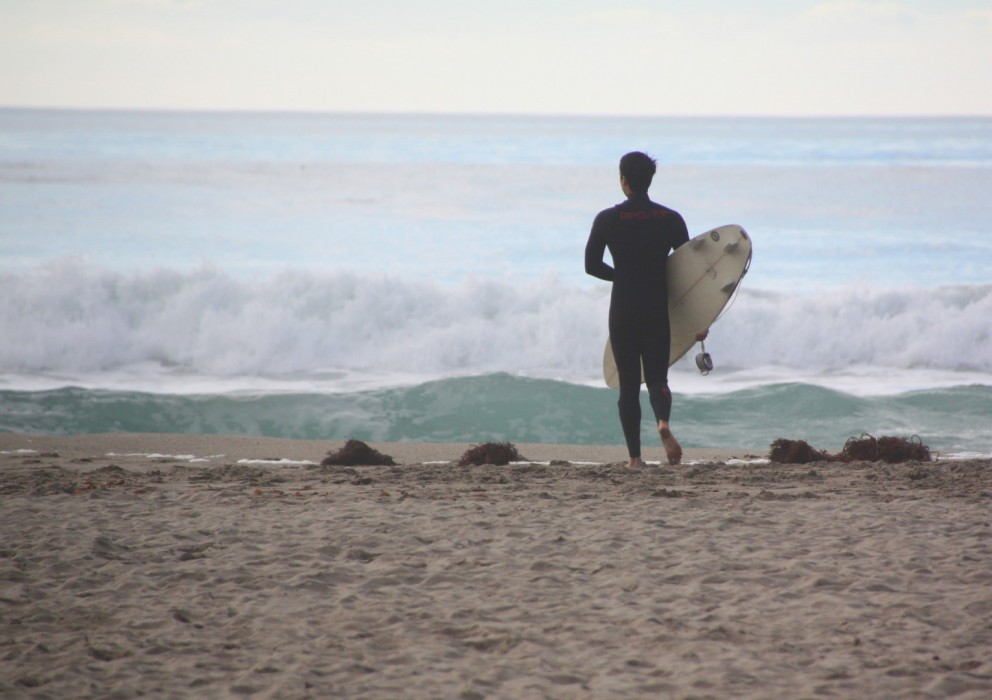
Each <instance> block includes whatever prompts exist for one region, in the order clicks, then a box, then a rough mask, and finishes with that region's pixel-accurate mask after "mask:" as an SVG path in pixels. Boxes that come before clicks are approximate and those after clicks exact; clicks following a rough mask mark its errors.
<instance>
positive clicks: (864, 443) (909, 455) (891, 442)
mask: <svg viewBox="0 0 992 700" xmlns="http://www.w3.org/2000/svg"><path fill="white" fill-rule="evenodd" d="M768 459H769V460H770V461H771V462H776V463H778V464H809V463H810V462H887V463H889V464H896V463H899V462H930V461H932V459H933V457H932V456H931V455H930V448H929V447H927V446H926V445H924V444H923V440H922V439H920V436H919V435H914V436H913V437H912V438H908V439H907V438H901V437H892V436H889V435H883V436H882V437H880V438H875V437H874V436H873V435H869V434H868V433H862V434H861V437H858V438H854V437H852V438H849V439H848V441H847V442H845V443H844V449H843V450H841V451H840V452H838V453H837V454H831V453H829V452H826V451H825V450H817V449H816V448H814V447H812V446H810V444H809V443H808V442H806V441H805V440H787V439H786V438H779V439H777V440H776V441H775V442H773V443H772V444H771V452H769V454H768Z"/></svg>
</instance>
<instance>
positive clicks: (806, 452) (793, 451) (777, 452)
mask: <svg viewBox="0 0 992 700" xmlns="http://www.w3.org/2000/svg"><path fill="white" fill-rule="evenodd" d="M768 459H769V460H770V461H772V462H777V463H779V464H809V463H810V462H825V461H829V460H830V459H832V455H830V454H828V453H826V452H824V451H823V450H817V449H815V448H813V447H812V446H811V445H810V444H809V443H808V442H806V441H805V440H787V439H786V438H779V439H778V440H776V441H775V442H773V443H772V444H771V452H769V454H768Z"/></svg>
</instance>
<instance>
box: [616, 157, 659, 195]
mask: <svg viewBox="0 0 992 700" xmlns="http://www.w3.org/2000/svg"><path fill="white" fill-rule="evenodd" d="M656 170H657V164H656V163H655V160H654V158H652V157H651V156H649V155H648V154H647V153H641V152H640V151H633V152H632V153H628V154H627V155H625V156H624V157H623V158H621V159H620V174H621V175H623V176H624V177H625V178H627V185H629V186H630V189H631V190H633V191H634V192H647V191H648V188H649V187H650V186H651V179H652V178H653V177H654V173H655V171H656Z"/></svg>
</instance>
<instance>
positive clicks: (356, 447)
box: [320, 439, 396, 467]
mask: <svg viewBox="0 0 992 700" xmlns="http://www.w3.org/2000/svg"><path fill="white" fill-rule="evenodd" d="M320 465H321V466H322V467H332V466H346V467H359V466H361V467H380V466H381V467H395V466H396V462H395V461H393V458H392V457H390V456H389V455H384V454H382V453H381V452H379V451H378V450H374V449H372V448H371V447H369V446H368V445H366V444H365V443H364V442H362V441H361V440H355V439H351V440H348V441H347V442H346V443H345V444H344V447H342V448H341V449H339V450H337V451H336V452H328V453H327V456H326V457H325V458H324V460H323V461H322V462H321V463H320Z"/></svg>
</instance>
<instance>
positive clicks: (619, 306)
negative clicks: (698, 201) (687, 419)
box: [586, 194, 689, 457]
mask: <svg viewBox="0 0 992 700" xmlns="http://www.w3.org/2000/svg"><path fill="white" fill-rule="evenodd" d="M688 240H689V231H688V229H686V225H685V221H684V220H683V219H682V216H681V215H680V214H679V213H678V212H676V211H674V210H672V209H668V208H667V207H663V206H661V205H660V204H656V203H655V202H652V201H651V200H650V199H649V198H648V196H647V194H633V195H631V197H630V198H629V199H628V200H627V201H626V202H624V203H622V204H618V205H616V206H615V207H611V208H609V209H605V210H603V211H601V212H600V213H599V214H598V215H597V216H596V219H595V221H593V224H592V231H591V232H590V233H589V241H588V243H586V272H587V273H589V274H590V275H593V276H594V277H598V278H600V279H604V280H608V281H610V282H613V292H612V295H611V297H610V342H611V343H612V344H613V356H614V358H616V362H617V375H618V377H619V379H620V400H619V402H618V404H617V405H618V406H619V409H620V425H621V426H622V427H623V434H624V438H625V439H626V441H627V450H628V452H629V453H630V456H631V457H640V456H641V396H640V394H641V362H642V361H643V363H644V379H645V384H646V385H647V387H648V397H649V399H650V401H651V408H652V410H653V411H654V415H655V419H656V420H659V421H660V420H664V421H667V420H669V419H670V418H671V413H672V393H671V391H670V390H669V388H668V356H669V353H670V348H671V330H670V327H669V323H668V286H667V279H666V275H665V265H666V263H667V262H668V255H669V253H670V252H671V251H672V250H674V249H675V248H678V247H679V246H680V245H682V244H683V243H685V242H686V241H688ZM606 248H609V249H610V254H611V255H612V256H613V265H614V267H610V266H609V265H607V264H606V263H605V262H603V253H604V251H605V249H606Z"/></svg>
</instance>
